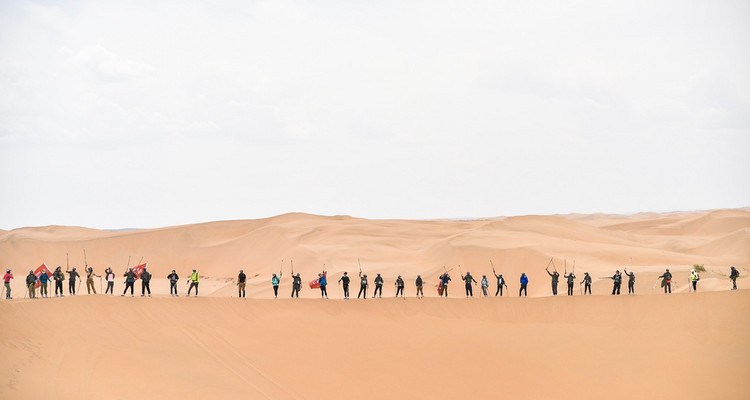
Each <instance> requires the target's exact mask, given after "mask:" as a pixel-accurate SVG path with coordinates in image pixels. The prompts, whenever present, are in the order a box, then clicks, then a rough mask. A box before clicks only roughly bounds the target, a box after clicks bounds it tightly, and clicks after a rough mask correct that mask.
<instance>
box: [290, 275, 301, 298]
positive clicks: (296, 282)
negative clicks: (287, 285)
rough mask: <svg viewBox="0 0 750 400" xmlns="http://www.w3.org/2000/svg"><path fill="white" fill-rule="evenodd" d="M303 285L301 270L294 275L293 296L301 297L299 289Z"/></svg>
mask: <svg viewBox="0 0 750 400" xmlns="http://www.w3.org/2000/svg"><path fill="white" fill-rule="evenodd" d="M301 287H302V278H301V277H300V276H299V272H297V275H294V276H292V297H294V296H295V294H296V295H297V298H299V290H300V288H301Z"/></svg>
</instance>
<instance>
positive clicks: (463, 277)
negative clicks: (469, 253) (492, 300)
mask: <svg viewBox="0 0 750 400" xmlns="http://www.w3.org/2000/svg"><path fill="white" fill-rule="evenodd" d="M461 280H463V281H464V282H465V283H466V298H467V299H468V298H469V296H471V297H474V290H473V289H472V287H471V284H472V282H473V283H474V285H475V286H476V284H477V280H476V279H474V277H473V276H471V272H469V271H466V275H461Z"/></svg>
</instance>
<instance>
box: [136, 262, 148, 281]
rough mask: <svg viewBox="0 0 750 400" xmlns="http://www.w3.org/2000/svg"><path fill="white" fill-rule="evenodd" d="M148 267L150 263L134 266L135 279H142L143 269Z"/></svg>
mask: <svg viewBox="0 0 750 400" xmlns="http://www.w3.org/2000/svg"><path fill="white" fill-rule="evenodd" d="M146 267H148V263H145V264H141V265H139V266H137V267H133V272H135V279H141V274H142V273H143V270H144V269H146Z"/></svg>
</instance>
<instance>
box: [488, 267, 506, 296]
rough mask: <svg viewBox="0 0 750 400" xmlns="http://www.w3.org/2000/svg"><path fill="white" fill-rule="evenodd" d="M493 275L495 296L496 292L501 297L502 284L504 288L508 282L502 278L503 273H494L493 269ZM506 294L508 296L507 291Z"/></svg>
mask: <svg viewBox="0 0 750 400" xmlns="http://www.w3.org/2000/svg"><path fill="white" fill-rule="evenodd" d="M492 273H493V274H494V275H495V278H497V290H496V291H495V297H497V294H498V293H500V297H503V286H505V287H506V288H507V287H508V284H506V283H505V278H503V274H499V275H498V274H495V272H494V270H493V272H492ZM508 296H510V293H508Z"/></svg>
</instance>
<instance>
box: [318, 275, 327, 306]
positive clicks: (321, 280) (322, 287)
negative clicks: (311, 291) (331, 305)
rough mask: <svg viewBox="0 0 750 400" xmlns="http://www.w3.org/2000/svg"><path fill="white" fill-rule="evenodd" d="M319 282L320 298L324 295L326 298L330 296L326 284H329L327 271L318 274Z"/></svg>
mask: <svg viewBox="0 0 750 400" xmlns="http://www.w3.org/2000/svg"><path fill="white" fill-rule="evenodd" d="M318 283H320V298H321V299H322V298H323V296H325V298H326V299H327V298H328V290H326V285H328V281H327V280H326V272H325V271H323V273H321V274H318Z"/></svg>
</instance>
